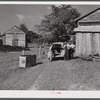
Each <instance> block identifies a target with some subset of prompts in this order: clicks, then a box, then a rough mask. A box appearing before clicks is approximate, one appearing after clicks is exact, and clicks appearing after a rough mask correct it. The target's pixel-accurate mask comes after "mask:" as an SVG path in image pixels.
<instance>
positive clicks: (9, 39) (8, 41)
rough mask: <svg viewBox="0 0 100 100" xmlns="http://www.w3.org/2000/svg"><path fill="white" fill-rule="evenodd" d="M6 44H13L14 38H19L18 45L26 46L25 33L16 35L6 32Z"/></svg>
mask: <svg viewBox="0 0 100 100" xmlns="http://www.w3.org/2000/svg"><path fill="white" fill-rule="evenodd" d="M5 38H6V39H5V40H6V41H5V42H6V45H11V46H13V40H14V39H18V46H22V47H25V46H26V37H25V34H21V33H20V34H18V33H17V34H16V36H15V35H14V34H6V37H5Z"/></svg>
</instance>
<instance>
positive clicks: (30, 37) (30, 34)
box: [19, 23, 38, 43]
mask: <svg viewBox="0 0 100 100" xmlns="http://www.w3.org/2000/svg"><path fill="white" fill-rule="evenodd" d="M19 27H20V29H21V30H22V31H23V32H25V33H26V41H27V43H31V42H32V41H33V40H34V39H37V38H38V34H36V33H35V32H33V31H30V30H29V29H28V28H27V26H26V24H25V23H24V24H20V25H19Z"/></svg>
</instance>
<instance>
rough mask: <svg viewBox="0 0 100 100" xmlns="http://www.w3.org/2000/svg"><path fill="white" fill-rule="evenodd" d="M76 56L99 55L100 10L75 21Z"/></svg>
mask: <svg viewBox="0 0 100 100" xmlns="http://www.w3.org/2000/svg"><path fill="white" fill-rule="evenodd" d="M76 24H77V27H76V28H75V29H74V32H75V33H76V51H75V54H76V56H79V57H81V56H89V55H95V54H98V55H100V8H98V9H96V10H94V11H92V12H90V13H88V14H86V15H84V16H82V17H80V18H78V19H76Z"/></svg>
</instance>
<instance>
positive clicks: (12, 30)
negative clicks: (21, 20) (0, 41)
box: [4, 26, 25, 34]
mask: <svg viewBox="0 0 100 100" xmlns="http://www.w3.org/2000/svg"><path fill="white" fill-rule="evenodd" d="M13 33H17V34H20V33H21V34H25V32H23V31H22V30H21V29H20V28H19V27H17V26H13V27H12V28H10V29H9V30H8V31H6V32H4V34H13Z"/></svg>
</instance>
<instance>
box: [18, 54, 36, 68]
mask: <svg viewBox="0 0 100 100" xmlns="http://www.w3.org/2000/svg"><path fill="white" fill-rule="evenodd" d="M34 65H36V55H21V56H19V67H22V68H26V67H32V66H34Z"/></svg>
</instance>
